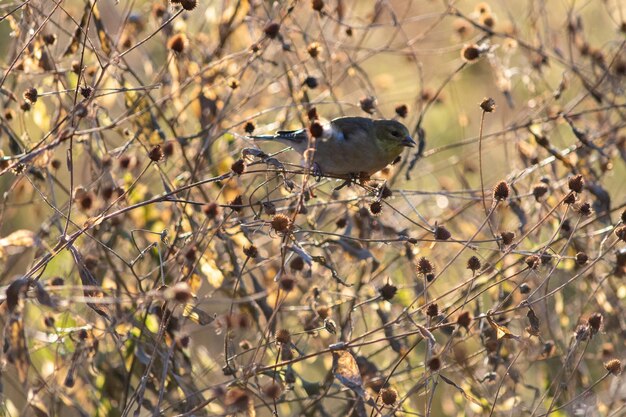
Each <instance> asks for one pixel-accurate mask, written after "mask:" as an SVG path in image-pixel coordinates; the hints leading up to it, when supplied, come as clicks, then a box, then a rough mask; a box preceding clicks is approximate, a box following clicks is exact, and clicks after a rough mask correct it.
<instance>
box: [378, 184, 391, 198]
mask: <svg viewBox="0 0 626 417" xmlns="http://www.w3.org/2000/svg"><path fill="white" fill-rule="evenodd" d="M392 195H393V192H392V191H391V188H389V187H387V184H383V185H382V186H381V188H380V198H382V199H387V198H389V197H391V196H392Z"/></svg>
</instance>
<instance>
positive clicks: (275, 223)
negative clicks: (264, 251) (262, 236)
mask: <svg viewBox="0 0 626 417" xmlns="http://www.w3.org/2000/svg"><path fill="white" fill-rule="evenodd" d="M270 226H271V227H272V229H274V230H275V231H276V232H277V233H285V232H287V231H288V230H289V229H290V228H291V219H289V217H287V216H285V215H284V214H277V215H275V216H274V217H273V218H272V221H271V222H270Z"/></svg>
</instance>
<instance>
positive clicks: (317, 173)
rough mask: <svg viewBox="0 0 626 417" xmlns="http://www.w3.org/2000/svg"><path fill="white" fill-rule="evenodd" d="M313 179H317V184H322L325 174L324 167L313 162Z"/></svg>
mask: <svg viewBox="0 0 626 417" xmlns="http://www.w3.org/2000/svg"><path fill="white" fill-rule="evenodd" d="M312 174H313V177H315V182H320V181H321V180H322V177H323V176H324V173H323V172H322V167H320V165H319V164H318V163H317V162H313V172H312Z"/></svg>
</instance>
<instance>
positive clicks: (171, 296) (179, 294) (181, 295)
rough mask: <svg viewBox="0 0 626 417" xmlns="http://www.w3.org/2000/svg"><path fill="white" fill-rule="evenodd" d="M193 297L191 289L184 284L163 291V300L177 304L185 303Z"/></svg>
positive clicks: (180, 283) (177, 284)
mask: <svg viewBox="0 0 626 417" xmlns="http://www.w3.org/2000/svg"><path fill="white" fill-rule="evenodd" d="M192 297H193V294H192V293H191V289H190V288H189V285H188V284H187V283H186V282H179V283H176V284H175V285H174V286H173V287H171V288H168V289H166V290H165V298H167V299H168V300H174V301H177V302H179V303H181V304H182V303H186V302H188V301H189V300H191V298H192Z"/></svg>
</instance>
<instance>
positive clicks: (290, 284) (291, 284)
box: [280, 277, 296, 292]
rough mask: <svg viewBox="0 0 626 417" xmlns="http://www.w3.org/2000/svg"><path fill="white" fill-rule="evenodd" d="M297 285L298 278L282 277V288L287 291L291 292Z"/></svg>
mask: <svg viewBox="0 0 626 417" xmlns="http://www.w3.org/2000/svg"><path fill="white" fill-rule="evenodd" d="M295 287H296V280H295V279H293V278H291V277H282V278H281V279H280V288H281V289H282V290H283V291H285V292H291V291H293V289H294V288H295Z"/></svg>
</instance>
